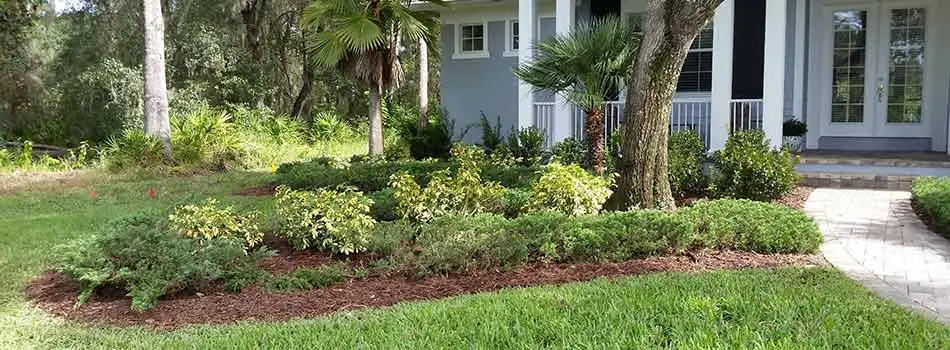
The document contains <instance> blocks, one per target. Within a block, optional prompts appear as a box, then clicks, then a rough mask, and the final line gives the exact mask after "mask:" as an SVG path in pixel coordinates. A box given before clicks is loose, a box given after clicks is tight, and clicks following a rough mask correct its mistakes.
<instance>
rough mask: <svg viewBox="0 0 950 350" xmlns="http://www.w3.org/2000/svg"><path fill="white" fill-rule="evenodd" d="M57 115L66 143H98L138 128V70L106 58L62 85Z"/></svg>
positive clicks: (139, 127)
mask: <svg viewBox="0 0 950 350" xmlns="http://www.w3.org/2000/svg"><path fill="white" fill-rule="evenodd" d="M62 84H63V85H62V89H64V91H67V93H63V94H62V100H61V101H60V103H59V114H60V115H61V118H62V120H63V122H62V123H63V125H64V126H63V127H64V128H66V126H68V128H66V130H68V131H67V134H66V135H63V136H64V137H68V138H72V139H69V140H63V139H59V140H57V141H59V142H66V143H76V142H78V141H79V140H89V141H91V142H93V143H98V142H101V141H104V140H108V139H109V138H112V137H116V136H118V135H119V134H120V133H122V131H123V130H127V129H141V128H142V91H143V90H142V70H141V68H132V67H127V66H125V65H123V64H122V62H120V61H119V60H117V59H114V58H106V59H105V60H103V61H102V62H99V63H97V64H94V65H91V66H89V67H88V68H86V69H85V70H84V71H82V72H81V73H79V74H78V75H76V76H75V78H71V79H66V80H64V81H63V82H62Z"/></svg>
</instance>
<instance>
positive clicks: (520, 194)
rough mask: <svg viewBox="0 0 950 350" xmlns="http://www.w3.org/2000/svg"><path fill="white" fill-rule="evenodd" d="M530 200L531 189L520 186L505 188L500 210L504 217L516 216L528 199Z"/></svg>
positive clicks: (522, 209)
mask: <svg viewBox="0 0 950 350" xmlns="http://www.w3.org/2000/svg"><path fill="white" fill-rule="evenodd" d="M530 200H531V191H528V190H523V189H520V188H506V189H505V196H504V197H503V198H502V204H501V208H500V209H501V210H500V211H501V212H503V213H504V214H505V217H508V218H514V217H518V215H520V214H521V213H522V212H524V211H525V207H526V206H527V205H528V201H530ZM496 212H498V211H496Z"/></svg>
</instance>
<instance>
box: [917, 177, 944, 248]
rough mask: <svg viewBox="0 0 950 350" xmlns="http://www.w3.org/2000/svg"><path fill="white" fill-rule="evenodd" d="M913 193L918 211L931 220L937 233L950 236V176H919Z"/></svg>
mask: <svg viewBox="0 0 950 350" xmlns="http://www.w3.org/2000/svg"><path fill="white" fill-rule="evenodd" d="M911 195H912V198H913V200H914V202H915V203H916V204H917V212H918V213H919V214H921V215H923V216H925V217H926V218H925V219H929V220H930V222H931V223H932V224H933V226H934V229H935V230H936V231H937V233H939V234H941V235H944V236H945V237H948V238H950V178H935V177H922V178H917V179H916V180H914V184H913V187H912V188H911Z"/></svg>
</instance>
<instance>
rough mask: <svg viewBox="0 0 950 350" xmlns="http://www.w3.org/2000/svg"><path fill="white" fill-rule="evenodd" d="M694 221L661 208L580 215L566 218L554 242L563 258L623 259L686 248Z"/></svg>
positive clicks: (591, 259)
mask: <svg viewBox="0 0 950 350" xmlns="http://www.w3.org/2000/svg"><path fill="white" fill-rule="evenodd" d="M692 229H693V225H692V223H690V222H689V221H688V220H686V219H684V218H682V217H679V216H676V215H671V214H669V213H665V212H662V211H653V210H639V211H631V212H624V213H608V214H603V215H590V216H581V217H578V218H576V219H573V220H568V221H566V222H565V223H564V224H563V226H562V227H561V229H560V230H561V233H560V234H559V235H556V236H555V238H556V240H555V241H554V242H553V243H554V244H555V245H556V247H557V251H558V260H561V261H578V262H580V261H624V260H629V259H631V258H635V257H641V256H651V255H658V254H668V253H676V252H680V251H683V250H685V249H687V248H689V246H690V244H691V243H692V236H693V231H692Z"/></svg>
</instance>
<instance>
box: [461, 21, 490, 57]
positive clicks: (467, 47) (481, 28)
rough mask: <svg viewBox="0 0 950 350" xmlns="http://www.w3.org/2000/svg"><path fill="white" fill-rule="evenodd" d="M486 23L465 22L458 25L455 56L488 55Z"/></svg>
mask: <svg viewBox="0 0 950 350" xmlns="http://www.w3.org/2000/svg"><path fill="white" fill-rule="evenodd" d="M487 34H488V33H487V26H486V25H485V23H465V24H459V25H457V26H456V32H455V56H454V57H453V58H484V57H488V35H487Z"/></svg>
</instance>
